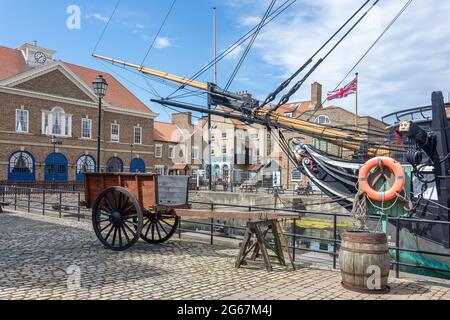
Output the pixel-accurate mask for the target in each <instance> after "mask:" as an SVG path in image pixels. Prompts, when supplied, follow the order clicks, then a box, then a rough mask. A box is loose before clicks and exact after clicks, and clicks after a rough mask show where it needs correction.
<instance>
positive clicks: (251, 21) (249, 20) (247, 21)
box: [241, 16, 261, 26]
mask: <svg viewBox="0 0 450 320" xmlns="http://www.w3.org/2000/svg"><path fill="white" fill-rule="evenodd" d="M260 22H261V18H260V17H255V16H248V17H244V18H243V19H242V20H241V24H242V25H243V26H256V25H258V24H259V23H260Z"/></svg>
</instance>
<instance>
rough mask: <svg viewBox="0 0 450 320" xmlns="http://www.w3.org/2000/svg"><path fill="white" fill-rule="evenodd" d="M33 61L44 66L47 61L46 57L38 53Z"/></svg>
mask: <svg viewBox="0 0 450 320" xmlns="http://www.w3.org/2000/svg"><path fill="white" fill-rule="evenodd" d="M34 60H35V61H36V62H37V63H40V64H44V63H45V62H46V61H47V56H46V55H45V53H43V52H40V51H38V52H36V53H35V54H34Z"/></svg>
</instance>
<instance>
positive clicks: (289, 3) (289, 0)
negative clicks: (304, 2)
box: [166, 0, 297, 99]
mask: <svg viewBox="0 0 450 320" xmlns="http://www.w3.org/2000/svg"><path fill="white" fill-rule="evenodd" d="M295 2H297V0H286V1H285V2H284V3H282V4H281V5H280V6H279V7H278V8H276V9H275V10H274V11H273V12H272V13H271V14H270V15H269V18H270V19H269V20H267V21H266V22H265V23H264V25H263V27H265V26H266V25H267V24H269V23H270V22H272V21H273V20H274V19H276V18H277V17H278V16H279V15H280V14H282V13H283V12H284V11H286V10H287V9H288V8H289V7H291V6H292V5H293V4H294V3H295ZM257 27H258V26H255V27H253V28H252V29H251V30H249V31H248V32H247V33H246V34H244V35H243V36H242V37H241V38H239V39H238V40H236V41H235V42H234V43H233V44H232V45H231V46H229V47H228V48H227V49H226V50H225V51H223V52H222V53H221V54H219V55H218V56H217V58H216V59H213V60H212V61H211V62H209V63H208V64H207V65H206V66H204V67H203V68H201V69H200V70H199V71H198V72H197V73H195V74H194V75H193V76H192V77H191V78H189V80H187V81H186V82H185V83H183V84H182V85H180V86H179V87H178V88H177V90H175V91H174V92H172V93H171V94H170V95H169V96H167V98H166V99H170V98H171V97H172V96H173V95H174V94H175V93H177V92H178V91H179V90H181V89H183V88H184V87H185V86H186V85H187V84H189V82H190V81H193V80H195V79H197V78H198V77H199V76H201V75H202V74H204V73H205V72H206V71H208V70H209V69H210V68H211V67H212V66H214V64H215V63H217V62H220V61H221V60H222V59H224V58H225V57H226V56H227V55H229V54H230V53H231V52H233V51H234V50H236V48H237V47H238V46H239V45H241V44H243V43H244V42H246V41H247V40H248V39H249V38H250V37H251V36H252V35H253V33H254V32H255V30H256V29H257Z"/></svg>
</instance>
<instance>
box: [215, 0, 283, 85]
mask: <svg viewBox="0 0 450 320" xmlns="http://www.w3.org/2000/svg"><path fill="white" fill-rule="evenodd" d="M276 2H277V1H276V0H272V2H271V3H270V5H269V7H268V8H267V10H266V13H265V14H264V16H263V17H262V19H261V22H260V23H259V24H258V26H257V29H256V31H255V32H254V33H253V36H252V39H251V40H250V42H249V43H248V45H247V48H245V51H244V53H243V54H242V57H241V58H240V59H239V62H238V63H237V65H236V68H235V69H234V71H233V73H232V74H231V76H230V79H229V80H228V82H227V84H226V86H225V89H224V90H225V91H228V89H229V88H230V86H231V84H232V83H233V81H234V78H235V77H236V75H237V73H238V72H239V69H240V68H241V66H242V64H243V63H244V61H245V58H247V55H248V53H249V52H250V49H251V48H252V46H253V43H255V41H256V39H257V38H258V35H259V33H260V31H261V29H262V28H263V25H264V22H265V21H266V20H267V18H268V17H269V15H270V12H271V11H272V9H273V6H274V5H275V3H276Z"/></svg>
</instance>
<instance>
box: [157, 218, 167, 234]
mask: <svg viewBox="0 0 450 320" xmlns="http://www.w3.org/2000/svg"><path fill="white" fill-rule="evenodd" d="M156 222H157V223H158V224H159V226H160V227H161V229H162V230H163V231H164V233H165V234H166V236H167V235H168V234H169V233H168V232H167V231H166V229H164V227H163V226H162V224H161V223H160V222H159V221H156ZM160 238H161V236H160Z"/></svg>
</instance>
